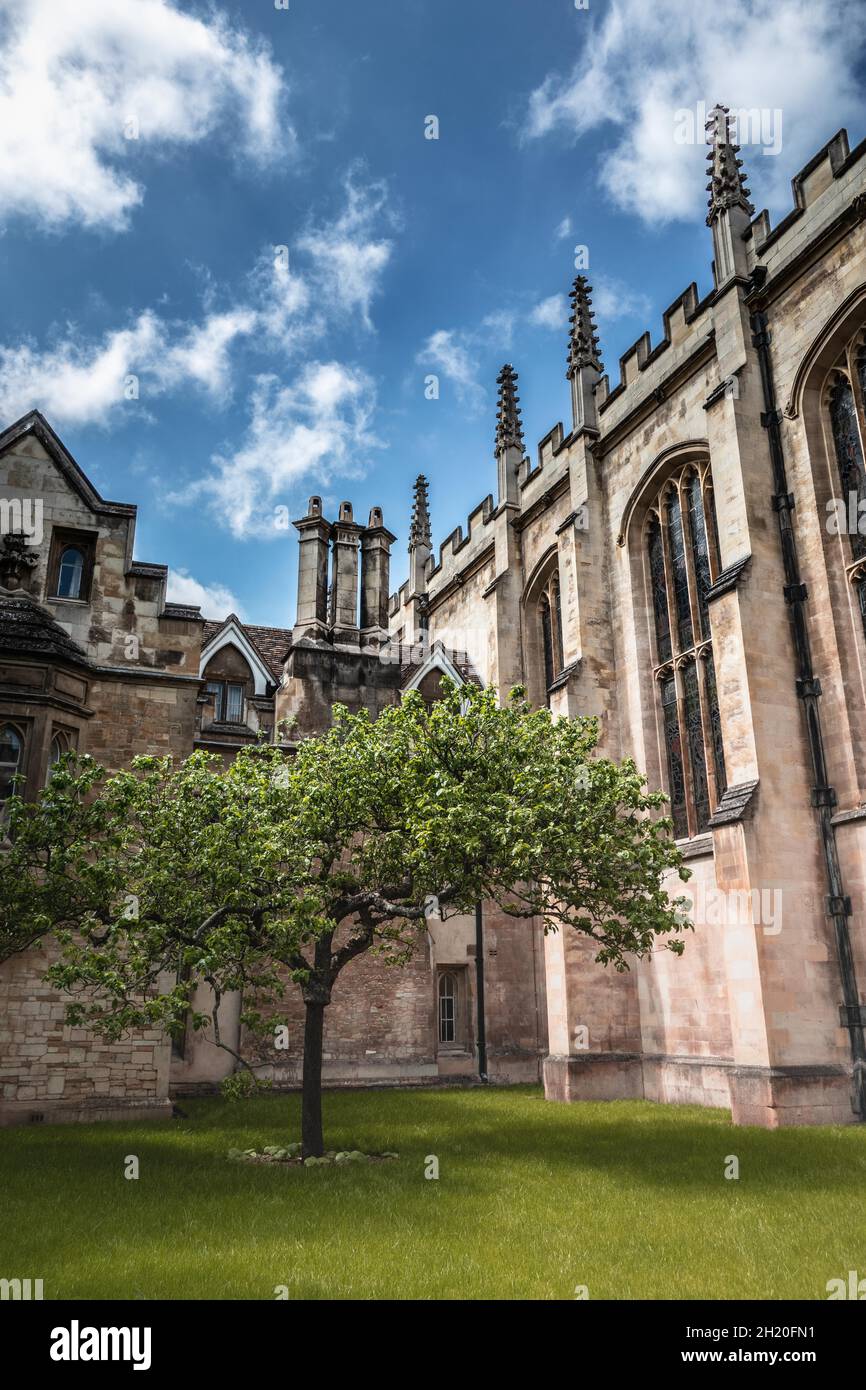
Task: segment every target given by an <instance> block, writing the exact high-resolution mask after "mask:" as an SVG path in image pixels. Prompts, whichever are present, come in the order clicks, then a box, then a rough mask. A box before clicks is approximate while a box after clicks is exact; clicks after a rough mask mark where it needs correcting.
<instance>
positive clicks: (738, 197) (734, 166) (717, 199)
mask: <svg viewBox="0 0 866 1390" xmlns="http://www.w3.org/2000/svg"><path fill="white" fill-rule="evenodd" d="M707 144H708V145H710V146H711V149H710V150H709V152H708V154H707V173H708V175H709V183H708V184H707V192H708V193H709V195H710V197H709V209H710V211H709V214H708V216H707V226H711V225H712V223H713V222H714V221H715V220H716V218H717V217H718V215H719V213H720V212H723V211H724V209H725V208H742V209H743V211H744V212H745V213H748V215H749V217H753V216H754V212H755V209H754V207H753V206H752V204H751V203H750V201H749V190H748V188H747V187H746V176H745V174H743V173H742V168H743V161H742V160H741V159H738V158H737V155H738V154H739V152H740V147H739V145H735V144H734V142H733V139H732V138H731V119H730V112H729V110H728V107H727V106H721V105H717V106H714V107H713V109H712V111H711V112H710V115H709V119H708V120H707Z"/></svg>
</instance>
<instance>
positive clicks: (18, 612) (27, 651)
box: [0, 594, 90, 666]
mask: <svg viewBox="0 0 866 1390" xmlns="http://www.w3.org/2000/svg"><path fill="white" fill-rule="evenodd" d="M0 650H3V651H7V652H16V653H19V654H20V655H22V656H45V657H51V658H52V659H53V660H61V661H70V662H72V663H73V664H74V665H76V666H89V665H90V663H89V661H88V659H87V654H86V653H85V651H84V650H83V648H81V647H79V645H78V643H77V642H73V640H72V638H71V637H70V636H69V633H68V632H65V631H64V629H63V628H62V627H61V626H60V624H59V623H56V622H55V621H54V619H53V618H52V616H51V614H50V613H46V611H45V609H44V608H40V607H39V604H38V603H36V602H34V600H33V599H32V598H28V597H27V596H26V595H20V596H18V595H16V596H14V597H12V596H10V595H8V594H6V595H3V596H2V597H0Z"/></svg>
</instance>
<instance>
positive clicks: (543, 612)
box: [538, 594, 554, 690]
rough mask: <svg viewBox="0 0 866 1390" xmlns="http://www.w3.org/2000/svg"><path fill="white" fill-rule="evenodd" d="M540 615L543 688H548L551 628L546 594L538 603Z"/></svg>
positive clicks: (551, 664)
mask: <svg viewBox="0 0 866 1390" xmlns="http://www.w3.org/2000/svg"><path fill="white" fill-rule="evenodd" d="M538 608H539V613H540V616H541V640H542V642H543V643H544V688H545V690H549V689H550V687H551V686H552V685H553V674H554V673H553V630H552V625H551V621H550V600H549V598H548V597H547V594H542V596H541V602H540V603H539V605H538Z"/></svg>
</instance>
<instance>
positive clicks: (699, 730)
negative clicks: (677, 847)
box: [646, 463, 726, 839]
mask: <svg viewBox="0 0 866 1390" xmlns="http://www.w3.org/2000/svg"><path fill="white" fill-rule="evenodd" d="M646 559H647V573H648V580H649V590H650V601H651V602H650V606H651V609H652V616H653V631H654V636H655V656H654V663H653V673H654V675H655V679H656V682H657V685H658V691H659V705H660V726H661V736H662V742H663V744H664V749H665V759H666V763H667V768H666V771H667V783H668V786H667V791H668V796H669V797H670V803H671V804H670V814H671V817H672V819H673V823H674V834H675V835H676V837H677V838H678V839H685V838H686V837H688V836H692V835H698V834H700V833H701V831H703V830H706V828H707V825H708V822H709V820H710V817H711V815H712V814H713V811H714V810H715V809H716V807H717V806H718V804H719V801H720V799H721V796H722V793H723V792H724V789H725V785H726V779H725V755H724V749H723V746H722V728H721V720H720V718H719V706H718V698H717V694H716V673H715V669H714V666H713V651H712V641H711V632H710V614H709V604H708V602H707V592H708V590H709V589H710V586H711V585H712V584H713V583H714V581H715V580H716V579H717V578H718V574H719V568H720V565H719V552H718V540H717V530H716V521H715V508H714V506H713V491H712V477H711V474H710V468H709V464H708V463H704V464H700V465H696V464H694V463H689V464H687V465H686V466H685V467H684V468H683V469H682V470H681V471H680V472H679V473H678V474H676V475H675V476H674V477H673V478H669V479H668V480H667V481H666V482H665V485H664V487H663V488H662V489H661V491H660V492H659V494H658V495H657V496H656V498H655V499H654V500H653V502H652V504H651V506H650V512H649V519H648V521H647V528H646Z"/></svg>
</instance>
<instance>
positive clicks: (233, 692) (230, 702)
mask: <svg viewBox="0 0 866 1390" xmlns="http://www.w3.org/2000/svg"><path fill="white" fill-rule="evenodd" d="M226 711H227V712H226V719H227V721H228V723H229V724H241V723H243V717H244V688H243V686H242V685H230V686H229V687H228V692H227V701H226Z"/></svg>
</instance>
